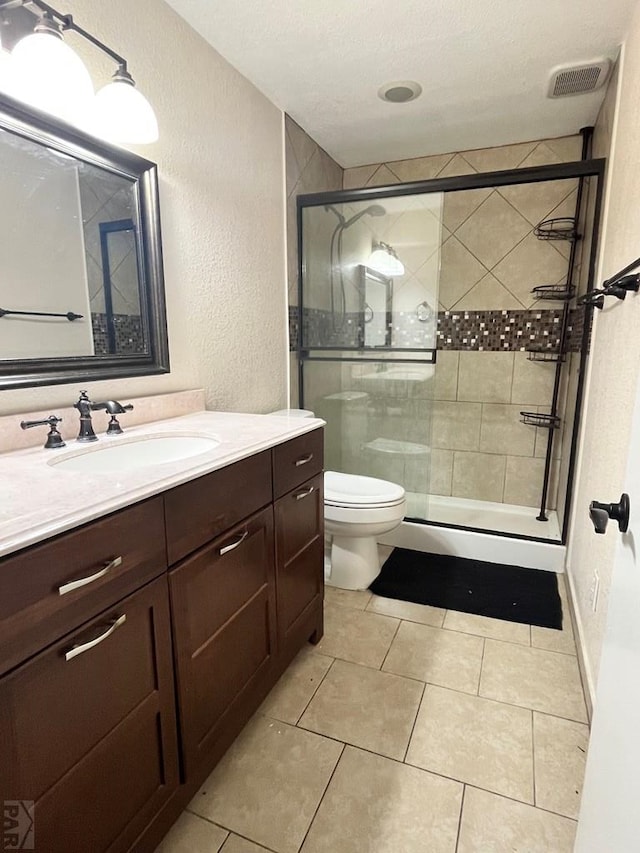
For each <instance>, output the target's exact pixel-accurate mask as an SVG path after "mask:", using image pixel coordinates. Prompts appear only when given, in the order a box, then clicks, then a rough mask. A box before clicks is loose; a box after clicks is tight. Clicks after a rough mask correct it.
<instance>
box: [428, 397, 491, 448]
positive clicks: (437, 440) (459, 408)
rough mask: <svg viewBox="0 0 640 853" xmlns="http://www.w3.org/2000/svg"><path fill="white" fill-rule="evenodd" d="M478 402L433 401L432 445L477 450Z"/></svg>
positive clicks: (479, 419)
mask: <svg viewBox="0 0 640 853" xmlns="http://www.w3.org/2000/svg"><path fill="white" fill-rule="evenodd" d="M481 417H482V405H481V404H480V403H459V402H455V403H448V402H444V401H436V402H434V403H433V431H432V436H431V440H432V443H433V447H436V448H441V449H446V450H478V449H479V447H480V422H481Z"/></svg>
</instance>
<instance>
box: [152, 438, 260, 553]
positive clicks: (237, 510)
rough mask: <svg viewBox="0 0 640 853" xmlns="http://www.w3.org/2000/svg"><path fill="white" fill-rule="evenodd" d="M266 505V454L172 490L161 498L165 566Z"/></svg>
mask: <svg viewBox="0 0 640 853" xmlns="http://www.w3.org/2000/svg"><path fill="white" fill-rule="evenodd" d="M268 503H271V453H270V451H268V450H267V451H265V452H264V453H259V454H257V455H256V456H251V457H249V458H248V459H243V460H242V461H241V462H236V463H235V464H233V465H229V466H228V467H227V468H221V469H220V470H219V471H214V472H213V473H211V474H207V475H205V476H204V477H200V478H198V479H197V480H193V481H192V482H190V483H185V484H184V485H183V486H178V487H177V488H176V489H172V490H171V491H170V492H168V493H167V494H166V496H165V514H166V526H167V550H168V554H169V564H170V565H173V564H174V563H177V562H178V560H181V559H182V558H183V557H186V556H187V554H190V553H191V552H192V551H195V550H196V549H197V548H200V547H201V546H202V545H204V544H205V543H207V542H209V541H211V539H214V538H215V537H216V536H220V534H221V533H223V532H224V531H225V530H228V529H229V528H230V527H232V526H233V525H234V524H237V523H238V522H239V521H241V520H242V519H243V518H246V517H247V516H249V515H251V514H252V513H254V512H256V510H258V509H261V508H262V507H263V506H266V505H267V504H268Z"/></svg>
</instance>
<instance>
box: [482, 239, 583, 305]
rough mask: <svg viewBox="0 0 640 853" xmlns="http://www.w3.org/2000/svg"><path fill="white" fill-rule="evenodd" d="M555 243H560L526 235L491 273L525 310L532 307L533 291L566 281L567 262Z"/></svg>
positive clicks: (533, 301) (533, 302)
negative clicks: (546, 285)
mask: <svg viewBox="0 0 640 853" xmlns="http://www.w3.org/2000/svg"><path fill="white" fill-rule="evenodd" d="M554 242H560V241H551V240H538V238H537V237H536V236H535V235H534V234H533V233H529V234H527V235H526V237H525V239H524V240H522V241H521V242H520V243H518V245H517V246H515V247H514V248H513V249H512V250H511V251H510V252H509V253H508V254H507V255H506V256H505V257H504V258H503V259H502V260H501V261H500V263H499V264H497V265H496V266H495V267H494V268H493V270H492V272H493V274H494V275H495V277H496V278H497V279H498V281H500V282H501V283H502V284H503V285H504V286H505V287H506V288H507V289H508V290H509V291H511V293H512V294H513V295H514V296H516V297H517V299H518V301H519V302H520V303H521V304H522V305H523V306H524V307H525V308H531V307H533V306H534V305H535V298H534V296H533V294H532V293H531V291H532V289H533V288H534V287H537V286H538V285H541V284H558V283H564V282H565V281H566V278H567V259H566V258H565V257H564V256H563V255H562V254H561V252H559V251H558V250H557V249H556V248H555V246H554Z"/></svg>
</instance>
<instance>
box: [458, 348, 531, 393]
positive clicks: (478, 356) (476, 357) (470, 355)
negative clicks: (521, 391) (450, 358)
mask: <svg viewBox="0 0 640 853" xmlns="http://www.w3.org/2000/svg"><path fill="white" fill-rule="evenodd" d="M514 355H516V353H512V352H461V353H460V367H459V370H458V400H465V401H472V402H473V401H477V402H479V403H510V402H512V400H511V382H512V377H513V359H514ZM525 360H526V358H525Z"/></svg>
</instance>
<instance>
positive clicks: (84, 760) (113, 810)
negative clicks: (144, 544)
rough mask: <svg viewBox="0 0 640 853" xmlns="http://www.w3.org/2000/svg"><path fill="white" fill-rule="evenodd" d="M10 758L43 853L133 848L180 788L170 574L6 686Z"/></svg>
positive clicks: (10, 784)
mask: <svg viewBox="0 0 640 853" xmlns="http://www.w3.org/2000/svg"><path fill="white" fill-rule="evenodd" d="M0 755H2V761H1V762H0V792H1V793H0V799H3V800H27V801H33V802H34V803H35V808H34V824H35V839H36V846H35V849H36V851H37V853H87V851H89V850H90V851H92V853H93V851H96V853H98V851H106V850H108V851H110V853H119V851H127V850H129V849H131V848H132V846H133V845H134V843H135V841H136V839H137V838H138V836H139V835H140V833H141V832H142V831H143V830H144V829H145V828H146V826H147V824H148V823H149V822H150V821H151V819H152V818H153V816H154V815H155V814H156V813H157V812H158V811H159V810H160V808H161V807H162V805H163V803H164V802H165V801H167V800H168V799H169V797H170V795H171V794H172V792H173V791H174V790H175V789H176V788H177V785H178V757H177V743H176V721H175V709H174V700H173V672H172V666H171V642H170V622H169V607H168V600H167V579H166V577H162V578H159V579H158V580H156V581H153V582H152V583H150V584H148V585H147V586H145V587H143V588H142V589H140V590H139V591H138V592H136V593H134V594H133V595H130V596H128V597H127V598H125V599H123V600H122V601H120V602H119V603H118V604H117V605H115V606H114V607H112V608H110V609H109V610H107V611H105V612H104V613H102V614H100V615H99V616H98V617H96V618H95V619H93V620H91V621H90V622H88V623H86V624H84V625H83V626H82V627H80V628H78V630H77V631H74V632H73V633H71V634H68V635H67V636H65V637H64V638H63V639H61V640H59V641H58V642H56V643H54V644H53V645H52V646H50V647H49V648H48V649H46V650H45V651H43V652H42V653H41V654H39V655H37V656H36V657H35V658H33V659H32V660H30V661H28V662H27V663H25V664H24V665H23V666H21V667H18V668H17V669H16V670H14V671H13V672H12V673H10V674H9V675H7V676H5V677H4V678H3V679H2V680H1V681H0Z"/></svg>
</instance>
